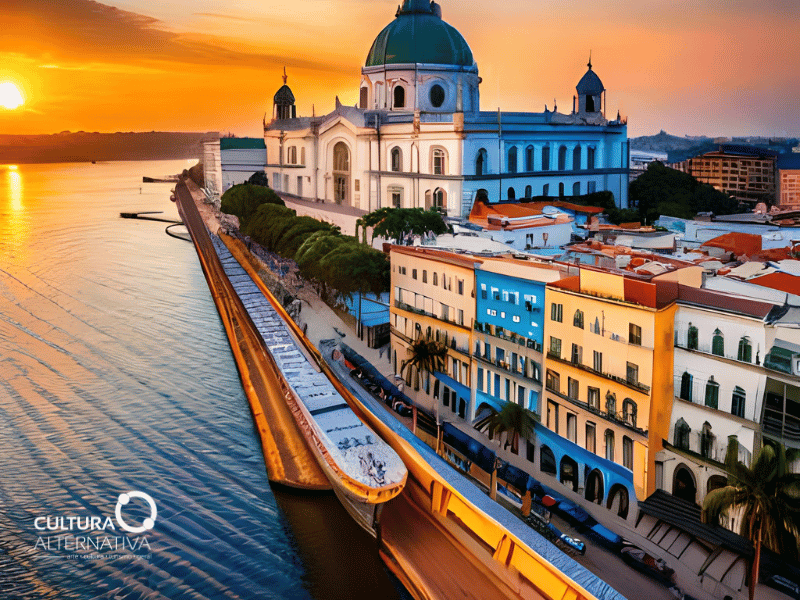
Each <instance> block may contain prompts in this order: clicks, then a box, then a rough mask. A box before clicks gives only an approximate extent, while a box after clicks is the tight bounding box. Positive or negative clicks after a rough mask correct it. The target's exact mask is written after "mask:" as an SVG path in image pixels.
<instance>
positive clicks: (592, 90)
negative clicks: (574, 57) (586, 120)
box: [576, 62, 606, 96]
mask: <svg viewBox="0 0 800 600" xmlns="http://www.w3.org/2000/svg"><path fill="white" fill-rule="evenodd" d="M576 89H577V90H578V94H579V95H581V96H599V95H600V94H602V93H603V92H604V91H605V90H606V88H605V87H603V82H602V81H600V78H599V77H598V76H597V73H595V72H594V71H592V63H591V62H590V63H589V70H588V71H586V73H585V74H584V76H583V77H581V80H580V81H579V82H578V85H577V87H576Z"/></svg>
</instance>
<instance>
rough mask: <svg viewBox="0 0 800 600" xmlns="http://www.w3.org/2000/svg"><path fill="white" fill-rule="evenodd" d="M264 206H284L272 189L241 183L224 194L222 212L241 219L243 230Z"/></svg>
mask: <svg viewBox="0 0 800 600" xmlns="http://www.w3.org/2000/svg"><path fill="white" fill-rule="evenodd" d="M262 204H276V205H278V206H284V205H285V204H284V202H283V200H281V198H280V196H278V194H276V193H275V192H274V191H273V190H272V189H270V188H268V187H261V186H259V185H251V184H249V183H241V184H239V185H234V186H233V187H232V188H230V189H228V190H227V191H226V192H225V193H224V194H222V205H221V210H222V212H224V213H227V214H229V215H236V216H237V217H239V222H240V223H241V225H242V228H244V227H246V226H247V223H248V221H249V220H250V218H251V217H252V216H253V215H254V214H255V212H256V211H257V210H258V207H259V206H261V205H262Z"/></svg>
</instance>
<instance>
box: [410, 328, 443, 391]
mask: <svg viewBox="0 0 800 600" xmlns="http://www.w3.org/2000/svg"><path fill="white" fill-rule="evenodd" d="M409 350H410V351H411V357H410V358H408V359H406V360H404V361H403V362H402V363H400V375H402V374H403V371H405V369H406V367H414V368H416V370H417V373H416V385H419V376H420V373H423V372H425V373H429V374H430V373H433V372H434V371H444V369H445V367H446V360H447V346H445V345H444V344H443V343H442V342H437V341H434V340H432V339H431V338H430V336H425V337H423V336H422V334H420V335H418V336H417V339H416V340H414V342H413V343H412V344H411V346H410V347H409Z"/></svg>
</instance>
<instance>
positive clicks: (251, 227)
mask: <svg viewBox="0 0 800 600" xmlns="http://www.w3.org/2000/svg"><path fill="white" fill-rule="evenodd" d="M294 217H295V212H294V211H293V210H292V209H291V208H287V207H286V206H280V205H278V204H262V205H261V206H259V207H258V208H257V209H256V212H255V214H253V216H252V217H251V218H250V220H249V221H248V222H247V225H245V226H244V227H242V233H243V234H245V235H249V236H250V237H251V238H252V239H253V241H254V242H256V243H258V244H261V245H262V246H264V247H265V248H267V249H268V250H272V249H273V246H274V244H273V236H274V234H275V232H276V228H277V226H279V225H280V224H288V223H289V222H291V219H293V218H294Z"/></svg>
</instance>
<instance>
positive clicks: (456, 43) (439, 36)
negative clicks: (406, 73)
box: [366, 0, 475, 67]
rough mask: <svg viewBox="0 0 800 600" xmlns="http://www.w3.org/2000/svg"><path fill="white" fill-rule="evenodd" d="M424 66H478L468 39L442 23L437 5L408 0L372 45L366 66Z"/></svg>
mask: <svg viewBox="0 0 800 600" xmlns="http://www.w3.org/2000/svg"><path fill="white" fill-rule="evenodd" d="M413 63H424V64H433V65H455V66H462V67H471V66H473V65H474V64H475V60H474V59H473V58H472V50H470V49H469V45H467V42H466V40H464V38H463V37H462V35H461V34H460V33H459V32H458V31H457V30H456V29H455V28H454V27H452V26H450V25H448V24H447V23H445V22H444V21H442V18H441V16H439V11H438V6H436V5H435V4H433V3H431V4H429V3H427V2H424V1H421V0H406V1H405V3H404V4H403V7H402V8H401V9H400V10H399V11H398V13H397V16H396V17H395V20H394V21H392V22H391V23H389V24H388V25H387V26H386V27H384V29H383V31H381V32H380V33H379V34H378V37H376V38H375V41H374V42H373V43H372V48H370V50H369V55H368V56H367V63H366V66H367V67H375V66H378V65H392V64H413Z"/></svg>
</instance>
